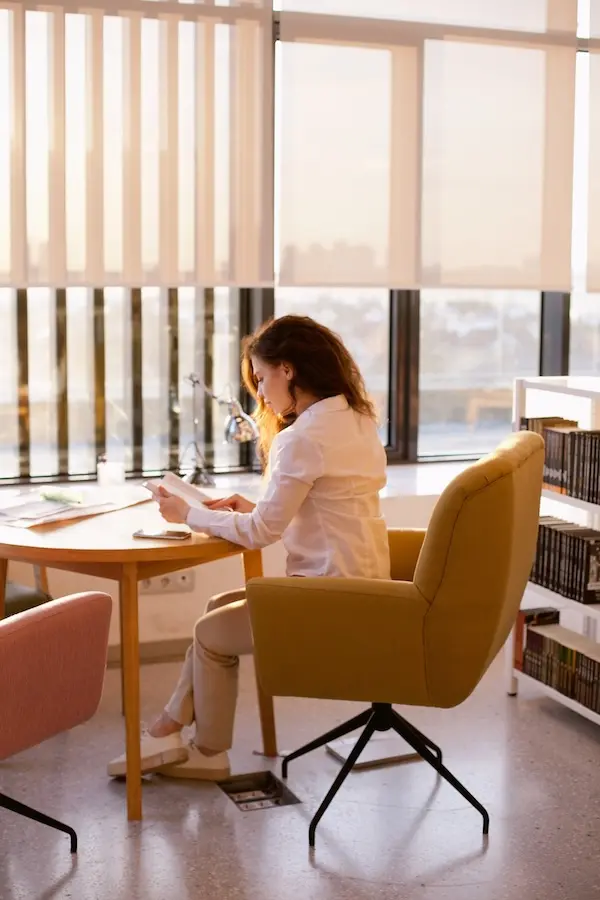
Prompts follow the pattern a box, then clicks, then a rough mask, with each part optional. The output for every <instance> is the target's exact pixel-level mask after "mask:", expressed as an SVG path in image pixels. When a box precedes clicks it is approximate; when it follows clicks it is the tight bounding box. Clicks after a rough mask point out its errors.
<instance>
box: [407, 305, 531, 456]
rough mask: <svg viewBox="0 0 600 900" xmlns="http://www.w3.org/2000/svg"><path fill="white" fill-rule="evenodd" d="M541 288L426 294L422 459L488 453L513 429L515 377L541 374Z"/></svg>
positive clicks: (423, 311) (422, 343)
mask: <svg viewBox="0 0 600 900" xmlns="http://www.w3.org/2000/svg"><path fill="white" fill-rule="evenodd" d="M539 342H540V296H539V294H538V293H535V292H531V293H529V292H520V293H512V292H508V291H505V292H502V291H493V292H492V291H488V292H482V291H471V290H454V291H423V292H422V293H421V341H420V379H419V385H420V397H419V440H418V455H419V456H450V455H465V456H472V455H474V454H479V453H485V452H487V451H489V450H491V449H493V447H494V446H495V445H496V444H497V443H499V441H501V440H502V438H504V437H505V436H506V434H507V432H508V431H510V429H511V419H512V388H513V379H514V378H515V377H517V376H527V375H537V372H538V365H539Z"/></svg>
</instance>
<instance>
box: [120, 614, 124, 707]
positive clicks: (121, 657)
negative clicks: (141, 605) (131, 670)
mask: <svg viewBox="0 0 600 900" xmlns="http://www.w3.org/2000/svg"><path fill="white" fill-rule="evenodd" d="M124 610H125V604H124V603H121V602H119V653H120V669H121V715H122V716H124V715H125V664H124V662H123V631H124V629H123V613H124Z"/></svg>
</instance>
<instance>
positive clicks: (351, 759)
mask: <svg viewBox="0 0 600 900" xmlns="http://www.w3.org/2000/svg"><path fill="white" fill-rule="evenodd" d="M368 714H369V720H368V722H367V725H366V728H365V730H364V731H363V732H362V734H361V735H360V737H359V738H358V740H357V742H356V744H355V745H354V747H353V748H352V751H351V753H349V755H348V759H347V760H346V762H345V763H344V765H343V766H342V768H341V769H340V771H339V772H338V776H337V778H336V779H335V781H334V782H333V784H332V785H331V787H330V788H329V791H328V792H327V794H326V796H325V799H324V800H323V802H322V803H321V805H320V807H319V808H318V810H317V811H316V813H315V815H314V816H313V818H312V821H311V823H310V826H309V828H308V843H309V845H310V846H311V847H314V846H315V832H316V830H317V825H318V824H319V822H320V821H321V818H322V817H323V814H324V813H325V811H326V809H327V807H328V806H329V804H330V803H331V801H332V800H333V798H334V797H335V795H336V794H337V792H338V791H339V789H340V788H341V786H342V784H343V782H344V781H345V779H346V777H347V776H348V775H349V773H350V771H351V770H352V768H353V767H354V763H355V762H356V760H357V759H358V757H359V756H360V754H361V753H362V752H363V750H364V749H365V747H366V746H367V744H368V743H369V741H370V740H371V738H372V737H373V734H374V733H375V731H377V725H376V719H377V715H376V713H375V712H373V711H372V710H368Z"/></svg>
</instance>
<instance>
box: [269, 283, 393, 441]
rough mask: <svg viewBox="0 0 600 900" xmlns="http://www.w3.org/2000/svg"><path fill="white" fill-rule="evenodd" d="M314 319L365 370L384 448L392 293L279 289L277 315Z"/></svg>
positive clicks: (387, 402) (381, 291) (346, 289)
mask: <svg viewBox="0 0 600 900" xmlns="http://www.w3.org/2000/svg"><path fill="white" fill-rule="evenodd" d="M290 313H296V314H298V315H304V316H312V318H313V319H316V321H317V322H320V323H321V324H322V325H326V326H327V327H328V328H331V330H332V331H335V332H336V334H338V335H339V336H340V337H341V339H342V340H343V341H344V343H345V344H346V346H347V347H348V350H349V351H350V353H352V355H353V357H354V359H355V360H356V363H357V365H358V367H359V369H360V370H361V372H362V374H363V377H364V379H365V383H366V386H367V390H368V392H369V395H370V397H371V399H372V400H373V402H374V403H375V406H376V408H377V412H378V417H379V424H380V429H379V433H380V436H381V440H382V442H383V443H384V444H387V443H388V442H389V420H388V408H389V369H390V353H389V330H390V298H389V292H388V291H384V290H378V289H375V288H373V289H362V290H359V289H356V290H352V289H350V288H337V289H336V288H313V289H307V288H281V287H280V288H277V290H276V292H275V314H276V315H277V316H285V315H288V314H290Z"/></svg>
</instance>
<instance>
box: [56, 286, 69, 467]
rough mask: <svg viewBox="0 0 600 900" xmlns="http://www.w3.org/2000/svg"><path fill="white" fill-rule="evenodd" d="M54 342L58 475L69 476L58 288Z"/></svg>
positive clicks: (63, 322)
mask: <svg viewBox="0 0 600 900" xmlns="http://www.w3.org/2000/svg"><path fill="white" fill-rule="evenodd" d="M54 310H55V312H54V318H55V340H56V405H57V409H56V443H57V451H58V475H59V477H61V478H66V477H67V476H68V474H69V357H68V346H67V292H66V290H65V288H59V289H58V290H57V291H56V294H55V306H54Z"/></svg>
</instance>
